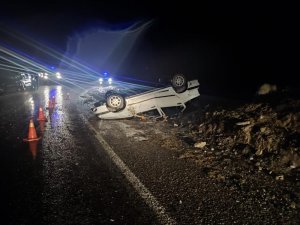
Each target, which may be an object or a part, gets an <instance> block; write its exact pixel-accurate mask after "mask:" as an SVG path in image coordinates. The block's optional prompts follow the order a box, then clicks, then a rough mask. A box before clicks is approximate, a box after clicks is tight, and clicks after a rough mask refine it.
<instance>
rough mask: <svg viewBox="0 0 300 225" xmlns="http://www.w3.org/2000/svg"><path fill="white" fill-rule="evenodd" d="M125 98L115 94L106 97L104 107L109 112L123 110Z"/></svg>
mask: <svg viewBox="0 0 300 225" xmlns="http://www.w3.org/2000/svg"><path fill="white" fill-rule="evenodd" d="M125 105H126V104H125V98H124V97H123V96H122V95H120V94H117V93H111V94H110V95H107V96H106V107H107V109H108V110H109V111H111V112H119V111H121V110H122V109H124V108H125Z"/></svg>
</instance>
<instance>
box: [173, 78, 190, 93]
mask: <svg viewBox="0 0 300 225" xmlns="http://www.w3.org/2000/svg"><path fill="white" fill-rule="evenodd" d="M171 85H172V87H173V88H174V90H175V91H176V93H182V92H184V91H186V89H187V79H186V77H185V76H184V75H183V74H175V75H174V76H173V77H172V80H171Z"/></svg>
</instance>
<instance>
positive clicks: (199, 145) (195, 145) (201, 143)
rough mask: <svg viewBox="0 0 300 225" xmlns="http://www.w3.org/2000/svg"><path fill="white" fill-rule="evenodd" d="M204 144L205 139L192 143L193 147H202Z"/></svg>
mask: <svg viewBox="0 0 300 225" xmlns="http://www.w3.org/2000/svg"><path fill="white" fill-rule="evenodd" d="M205 145H206V142H205V141H202V142H197V143H195V144H194V147H195V148H203V147H204V146H205Z"/></svg>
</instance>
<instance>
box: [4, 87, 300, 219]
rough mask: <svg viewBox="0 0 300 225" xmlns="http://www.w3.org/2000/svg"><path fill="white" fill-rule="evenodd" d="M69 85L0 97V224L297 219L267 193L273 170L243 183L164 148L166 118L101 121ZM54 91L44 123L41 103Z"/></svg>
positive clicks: (168, 138) (168, 139) (169, 136)
mask: <svg viewBox="0 0 300 225" xmlns="http://www.w3.org/2000/svg"><path fill="white" fill-rule="evenodd" d="M69 91H70V90H68V89H66V88H65V87H64V88H61V87H57V86H56V87H41V89H40V90H39V91H38V92H34V93H30V92H28V93H19V94H11V95H9V96H2V97H0V104H1V110H0V114H1V118H2V119H1V122H0V127H1V135H2V137H1V163H0V165H1V173H2V174H1V199H3V200H1V208H2V211H1V212H2V213H3V216H1V218H3V220H2V221H4V224H182V225H185V224H188V225H192V224H195V225H196V224H251V225H252V224H299V214H297V210H286V208H283V207H281V205H280V204H277V203H276V202H274V203H273V202H271V203H270V202H269V201H270V199H269V200H268V198H266V197H265V193H266V192H267V193H273V192H275V191H276V190H272V187H273V186H272V185H269V184H271V183H272V182H274V181H272V180H270V178H268V177H265V176H262V175H261V177H255V176H256V175H257V174H256V175H255V176H254V177H252V178H251V179H253V186H251V187H249V189H245V190H240V189H239V188H237V187H236V186H234V185H227V184H226V183H224V182H219V181H218V180H216V179H210V178H209V176H207V172H205V171H203V170H202V169H201V167H199V166H198V165H196V164H194V163H191V162H190V161H188V160H184V159H180V157H179V156H180V152H179V151H180V147H179V146H174V148H173V149H170V148H169V147H166V146H168V145H171V146H172V142H173V141H174V143H176V141H175V140H173V139H172V138H173V137H174V135H172V134H171V132H170V129H168V126H170V124H168V123H165V122H163V121H152V122H151V121H148V122H141V121H139V120H117V121H104V120H99V119H97V118H96V117H93V116H91V115H90V110H89V107H90V105H89V104H85V102H86V101H85V100H84V99H81V98H80V96H83V95H84V94H83V95H82V92H84V90H78V91H77V92H76V93H75V92H70V99H68V98H67V93H68V92H69ZM53 95H55V100H56V103H57V104H56V107H55V109H54V110H53V112H52V113H49V111H45V113H46V116H47V118H48V120H49V121H48V122H47V123H45V124H44V125H45V127H44V128H43V124H42V123H39V122H38V121H37V112H38V106H39V105H42V106H43V108H44V109H45V108H46V107H47V106H49V104H48V100H49V98H51V97H52V96H53ZM50 112H51V110H50ZM32 115H33V116H34V122H35V125H36V129H37V133H38V135H42V133H43V137H42V139H41V140H40V141H39V142H38V144H37V146H36V147H37V148H36V149H35V148H30V145H29V144H28V143H24V142H23V138H24V137H26V136H27V132H28V123H29V118H30V117H31V116H32ZM43 130H44V132H42V131H43ZM224 169H225V168H224ZM260 181H263V182H260ZM274 194H275V193H274ZM2 221H1V222H2Z"/></svg>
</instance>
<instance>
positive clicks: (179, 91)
mask: <svg viewBox="0 0 300 225" xmlns="http://www.w3.org/2000/svg"><path fill="white" fill-rule="evenodd" d="M198 89H199V82H198V80H192V81H187V80H186V78H185V76H184V75H182V74H176V75H175V76H173V78H172V80H171V85H170V86H168V87H164V88H157V89H154V90H151V91H147V92H144V93H141V94H136V95H132V96H128V97H124V96H122V95H121V94H118V93H116V92H114V91H108V92H107V93H106V102H105V103H103V104H101V105H100V106H98V107H93V108H91V110H92V111H93V113H94V114H95V115H97V116H98V117H99V118H101V119H124V118H131V117H134V116H138V115H140V114H142V113H145V112H148V111H151V110H157V111H158V113H159V115H160V116H159V117H166V115H165V113H164V111H163V110H162V109H163V108H166V107H182V110H181V111H184V110H185V108H186V105H185V103H186V102H188V101H190V100H192V99H194V98H196V97H198V96H200V94H199V91H198Z"/></svg>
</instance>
